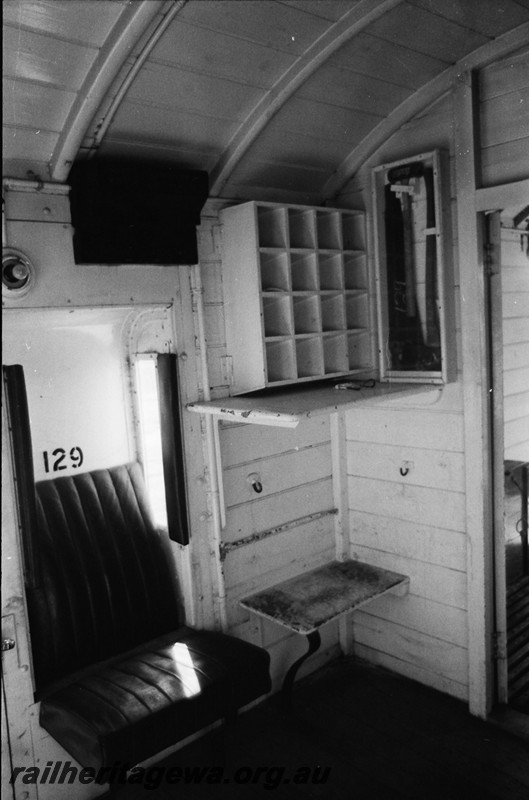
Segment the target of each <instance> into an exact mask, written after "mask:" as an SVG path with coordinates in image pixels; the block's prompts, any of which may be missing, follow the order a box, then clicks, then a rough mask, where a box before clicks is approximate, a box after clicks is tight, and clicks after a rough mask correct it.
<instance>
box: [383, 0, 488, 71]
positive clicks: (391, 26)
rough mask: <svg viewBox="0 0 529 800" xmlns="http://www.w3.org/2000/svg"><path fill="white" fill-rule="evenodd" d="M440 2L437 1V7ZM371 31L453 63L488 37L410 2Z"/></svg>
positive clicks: (385, 38)
mask: <svg viewBox="0 0 529 800" xmlns="http://www.w3.org/2000/svg"><path fill="white" fill-rule="evenodd" d="M441 6H442V4H440V3H438V6H437V7H438V8H440V7H441ZM369 33H370V34H371V35H373V36H378V37H379V38H380V39H384V40H386V41H388V42H393V43H394V44H398V45H401V46H403V47H408V48H411V49H413V50H416V51H417V52H418V53H425V54H426V55H428V56H433V57H434V58H438V59H440V60H441V61H446V62H449V63H450V64H455V63H456V61H459V60H460V59H461V58H463V56H465V55H467V53H469V52H471V51H472V50H475V49H476V48H478V47H480V46H481V45H483V44H485V43H486V42H487V41H488V39H487V37H486V36H483V34H481V33H476V32H474V31H472V30H471V29H469V28H465V27H462V26H461V25H457V24H455V23H454V22H451V21H450V20H447V19H445V18H444V17H441V16H439V15H438V14H431V13H429V12H428V11H425V10H424V9H422V8H418V7H417V6H413V5H410V3H407V2H405V3H402V4H401V5H398V6H396V7H395V8H393V9H392V10H391V11H388V13H387V14H385V15H384V16H383V17H381V18H380V19H378V20H377V21H376V22H374V23H373V24H372V25H370V26H369Z"/></svg>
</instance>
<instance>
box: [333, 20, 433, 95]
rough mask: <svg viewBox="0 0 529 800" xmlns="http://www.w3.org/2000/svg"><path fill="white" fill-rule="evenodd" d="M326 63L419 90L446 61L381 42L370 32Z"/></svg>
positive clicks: (363, 34)
mask: <svg viewBox="0 0 529 800" xmlns="http://www.w3.org/2000/svg"><path fill="white" fill-rule="evenodd" d="M329 63H330V64H333V65H335V66H340V67H344V68H345V69H350V70H351V71H353V72H358V73H360V74H362V75H370V76H372V77H373V78H378V79H379V80H382V81H387V82H388V83H392V84H395V85H396V86H405V87H408V88H410V89H418V88H419V87H420V86H422V85H423V84H425V83H427V82H428V81H430V80H431V79H432V78H434V77H435V76H436V75H438V74H439V72H442V70H443V69H444V68H445V67H446V66H448V61H443V60H442V59H439V58H433V57H432V56H429V55H425V54H424V53H418V52H417V51H416V50H412V49H411V48H410V47H408V46H403V45H397V44H393V42H383V41H381V40H380V39H379V38H377V37H375V36H371V35H370V34H369V33H360V34H358V35H357V36H355V37H354V39H353V40H352V41H351V42H347V44H345V45H344V46H343V47H341V48H340V50H338V52H337V53H335V54H334V55H333V56H332V57H331V59H330V61H329Z"/></svg>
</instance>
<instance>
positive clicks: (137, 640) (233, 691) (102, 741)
mask: <svg viewBox="0 0 529 800" xmlns="http://www.w3.org/2000/svg"><path fill="white" fill-rule="evenodd" d="M36 507H37V531H36V533H37V537H36V543H37V550H38V553H37V555H38V581H37V583H36V585H35V586H28V587H26V597H27V601H28V613H29V621H30V632H31V644H32V652H33V670H34V675H35V681H36V699H37V700H40V701H41V705H40V717H39V719H40V724H41V726H42V727H43V728H44V729H45V730H46V731H47V732H48V733H49V734H51V736H53V738H54V739H56V740H57V741H58V742H59V743H60V744H61V745H62V746H63V747H64V749H65V750H66V751H67V752H68V753H70V754H71V755H72V756H73V757H74V758H75V759H76V760H77V761H78V762H79V763H80V764H81V765H82V766H83V767H92V768H101V767H112V765H113V764H114V763H115V762H120V763H121V764H122V765H123V764H127V763H128V764H130V765H131V766H134V764H137V763H139V762H141V761H145V760H146V759H147V758H150V757H151V756H153V755H155V754H157V753H159V752H161V751H162V750H164V749H166V748H167V747H170V746H172V745H175V744H177V742H178V741H180V740H181V739H183V738H185V737H187V736H189V735H191V734H193V733H198V732H199V731H201V730H202V729H203V728H204V727H207V726H209V725H210V724H212V723H213V722H215V721H217V720H220V719H223V718H225V717H231V716H235V714H236V712H237V710H238V709H239V708H241V707H242V706H244V705H247V704H248V703H250V702H251V701H253V700H256V699H257V698H259V697H261V696H262V695H263V694H266V693H267V692H269V691H270V688H271V681H270V674H269V666H270V656H269V654H268V652H267V651H266V650H264V649H263V648H260V647H257V646H256V645H253V644H251V643H249V642H245V641H243V640H240V639H237V638H234V637H232V636H228V635H227V634H225V633H220V632H218V631H210V630H195V629H192V628H189V627H187V626H186V625H185V620H184V615H183V608H182V601H181V593H180V589H179V587H178V585H177V584H176V580H175V575H176V569H175V564H174V553H173V552H172V550H171V547H170V542H169V540H168V537H167V534H166V533H164V532H163V531H160V530H158V529H157V528H155V526H154V525H153V523H152V519H151V516H150V510H149V506H148V502H147V496H146V490H145V485H144V482H143V474H142V470H141V466H140V465H139V464H138V463H132V464H123V465H120V466H117V467H111V468H109V469H100V470H95V471H93V472H87V473H82V474H79V473H78V474H76V475H73V476H64V477H59V478H55V479H53V480H47V481H40V482H39V483H37V484H36Z"/></svg>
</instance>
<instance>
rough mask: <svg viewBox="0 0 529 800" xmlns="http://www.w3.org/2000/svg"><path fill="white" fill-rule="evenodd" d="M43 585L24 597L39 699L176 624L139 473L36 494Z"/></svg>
mask: <svg viewBox="0 0 529 800" xmlns="http://www.w3.org/2000/svg"><path fill="white" fill-rule="evenodd" d="M36 493H37V517H38V530H37V548H38V557H39V561H40V563H39V578H40V580H39V582H38V583H39V585H38V588H37V589H28V590H27V599H28V612H29V621H30V632H31V641H32V649H33V660H34V668H35V679H36V683H37V690H42V689H44V688H45V687H46V686H47V685H48V684H49V683H51V682H54V681H56V680H58V679H60V678H62V677H64V676H66V675H68V674H70V673H71V672H74V671H75V670H78V669H81V668H83V667H86V666H88V665H90V664H93V663H96V662H98V661H101V660H103V659H106V658H110V657H111V656H114V655H116V654H118V653H121V652H123V651H125V650H128V649H130V648H133V647H136V646H137V645H139V644H141V643H143V642H147V641H149V640H150V639H153V638H155V637H157V636H159V635H161V634H163V633H167V632H169V631H172V630H175V629H176V628H177V627H178V625H179V624H180V619H179V605H178V600H177V593H176V588H175V585H174V581H173V571H172V569H171V554H170V552H169V549H168V548H169V543H168V541H167V539H166V537H164V536H163V535H162V534H160V533H159V532H158V531H157V530H156V529H155V527H154V525H153V523H152V521H151V518H150V513H149V509H148V504H147V498H146V492H145V487H144V483H143V474H142V470H141V467H140V465H139V464H137V463H133V464H126V465H123V466H119V467H113V468H111V469H101V470H96V471H94V472H88V473H83V474H78V475H75V476H73V477H60V478H56V479H55V480H49V481H41V482H39V483H37V484H36Z"/></svg>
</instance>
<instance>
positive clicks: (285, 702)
mask: <svg viewBox="0 0 529 800" xmlns="http://www.w3.org/2000/svg"><path fill="white" fill-rule="evenodd" d="M307 642H308V645H309V647H308V650H307V652H306V653H304V654H303V655H302V656H301V658H298V660H297V661H295V662H294V663H293V664H292V666H291V667H290V669H289V670H288V672H287V674H286V675H285V678H284V680H283V686H282V689H281V707H282V708H283V709H284V710H285V711H286V710H287V709H288V708H290V700H291V697H292V685H293V683H294V679H295V677H296V673H297V671H298V669H299V668H300V667H301V665H302V664H303V662H304V661H306V660H307V658H308V657H309V656H311V655H312V654H313V653H315V652H316V650H317V649H318V648H319V646H320V644H321V637H320V632H319V631H312V633H308V634H307Z"/></svg>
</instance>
